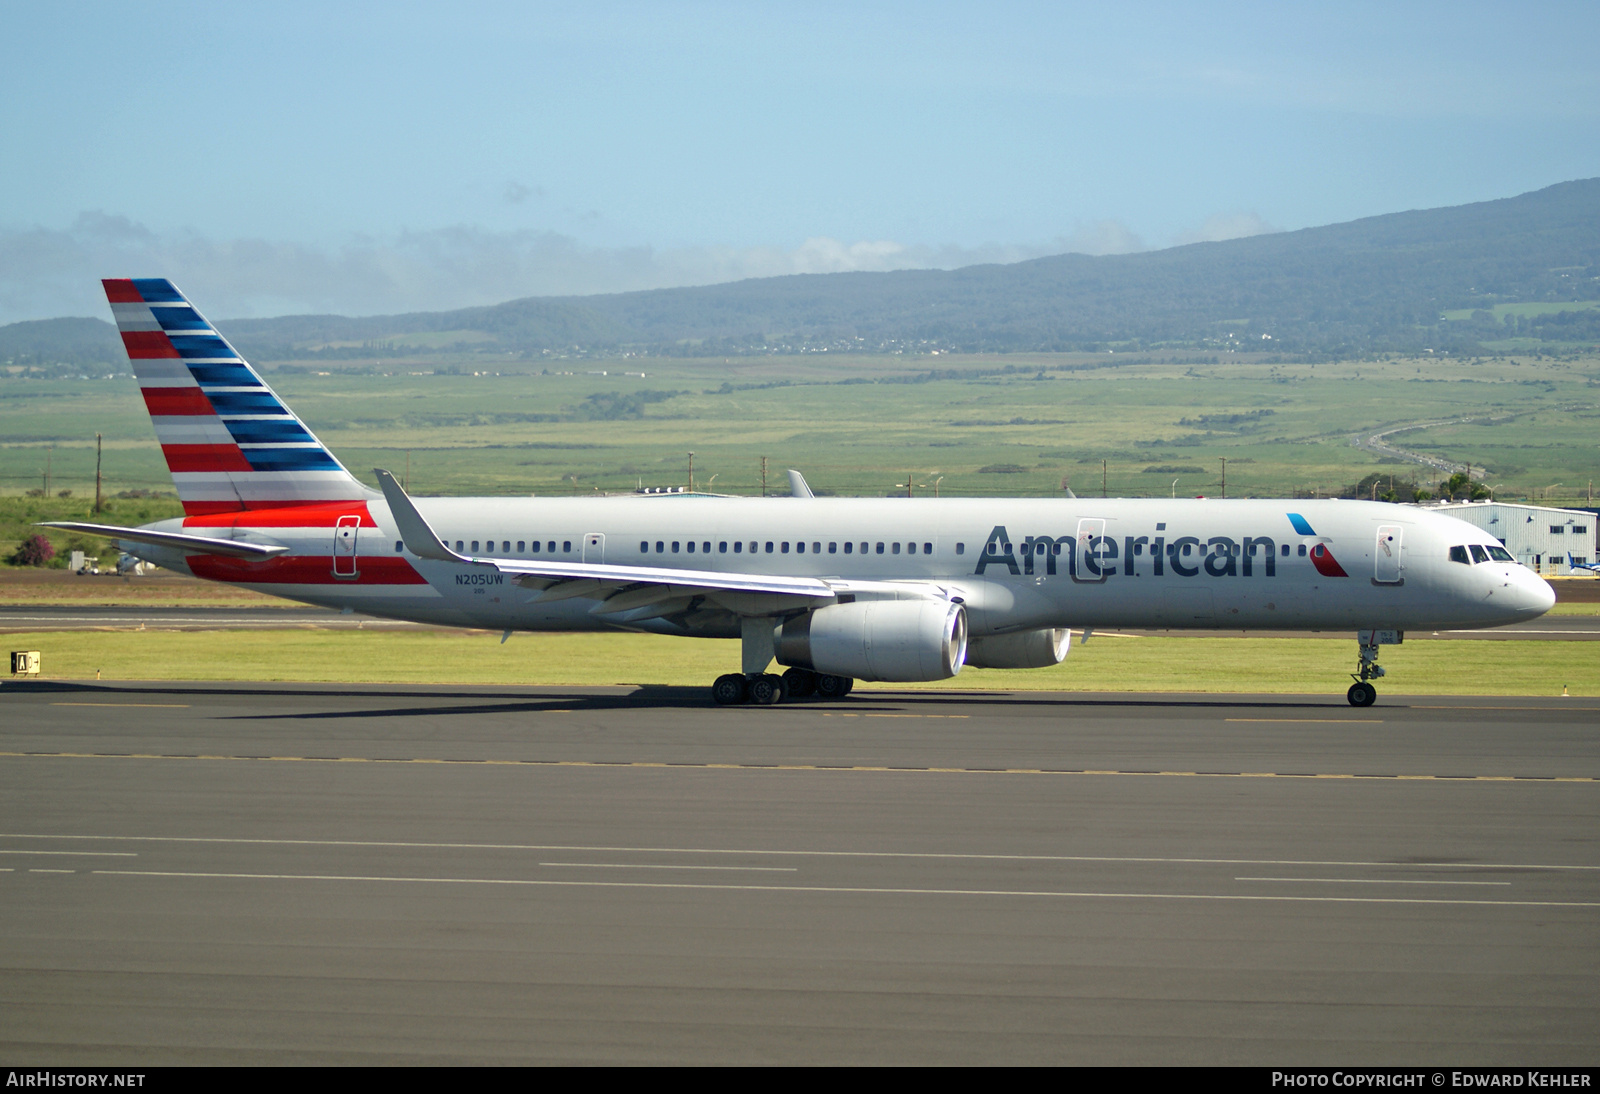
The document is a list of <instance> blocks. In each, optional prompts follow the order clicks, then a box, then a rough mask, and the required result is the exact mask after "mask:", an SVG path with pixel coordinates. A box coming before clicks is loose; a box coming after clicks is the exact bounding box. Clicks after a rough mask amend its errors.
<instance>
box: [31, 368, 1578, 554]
mask: <svg viewBox="0 0 1600 1094" xmlns="http://www.w3.org/2000/svg"><path fill="white" fill-rule="evenodd" d="M1115 356H1116V355H1109V354H1108V355H1101V356H1092V357H1091V356H1086V355H1081V354H1079V355H1028V354H1017V355H1007V356H993V357H984V356H972V357H945V356H940V357H927V356H923V357H904V358H901V357H859V358H851V357H826V356H824V355H811V356H806V357H759V358H734V359H731V360H729V361H727V362H726V363H725V362H724V361H723V360H722V359H717V360H709V361H708V360H692V359H670V360H653V359H649V360H647V359H630V360H627V361H616V362H606V361H576V362H573V361H568V362H559V361H552V362H539V361H520V360H510V359H508V360H507V361H506V362H505V364H504V365H503V366H501V365H497V366H495V367H496V368H497V369H499V371H498V372H496V373H495V374H493V375H490V374H487V373H484V374H482V375H477V376H473V375H445V374H439V373H438V372H437V371H436V370H442V369H446V368H456V369H466V370H467V371H469V372H470V370H472V369H477V370H479V371H480V372H482V370H483V369H484V368H485V367H486V366H485V361H486V360H487V358H485V357H482V356H479V357H459V358H444V357H441V358H440V359H438V360H434V359H432V358H425V357H417V358H404V359H402V360H400V361H398V362H396V361H389V362H381V361H367V362H359V361H358V362H319V363H317V365H316V370H315V371H321V372H326V373H328V374H327V375H316V374H315V372H314V371H305V372H299V371H297V372H292V373H288V372H286V373H274V372H273V371H272V369H271V367H270V366H268V367H267V369H266V371H267V375H268V377H269V379H270V380H271V381H272V382H273V383H274V384H275V385H276V386H277V387H278V388H279V389H280V391H281V393H282V394H283V395H284V396H285V398H287V399H288V400H289V402H290V403H291V404H292V405H293V406H294V407H295V408H296V409H297V411H299V412H300V413H301V414H302V416H304V417H305V418H306V419H307V421H308V422H309V423H310V424H311V426H312V427H313V428H314V429H315V430H316V431H317V432H318V434H319V435H320V436H321V437H322V438H323V440H325V441H326V442H327V443H328V444H329V445H331V446H332V447H333V449H334V451H335V452H336V453H337V454H338V456H339V457H340V458H341V459H342V460H343V461H344V462H345V463H346V465H347V466H349V467H350V468H352V469H353V470H354V471H355V472H356V473H357V474H358V475H360V476H361V477H363V478H364V479H367V480H369V481H370V479H371V473H370V469H371V468H372V467H373V466H385V467H388V468H390V469H392V470H394V471H395V472H396V473H397V474H401V475H405V476H407V477H408V481H409V485H410V487H411V489H412V490H413V491H414V492H416V493H419V494H528V493H537V494H551V493H571V492H583V493H588V492H591V491H594V490H627V489H631V488H632V487H634V486H636V485H638V484H639V483H640V482H643V483H645V484H648V485H667V484H678V483H687V481H688V466H687V465H688V456H687V453H688V452H690V451H693V452H695V459H694V467H695V483H696V485H697V486H700V487H702V488H705V487H709V488H710V489H712V490H716V491H722V492H728V493H746V494H750V493H758V492H759V491H760V489H761V475H760V469H761V458H762V457H763V456H765V457H768V468H769V473H768V482H769V485H770V486H771V487H772V488H773V489H777V490H781V489H783V487H782V485H781V484H782V483H783V478H782V476H783V471H784V469H785V468H787V467H798V468H800V469H801V470H803V471H804V472H805V473H806V475H807V477H808V478H809V479H810V481H811V483H812V485H813V487H814V488H816V489H818V490H822V491H830V492H835V493H839V494H849V495H864V496H881V495H893V494H903V493H904V492H905V487H904V486H903V485H899V484H904V483H906V482H907V481H908V480H907V476H908V475H909V476H911V478H910V480H909V481H910V482H912V483H913V484H914V489H916V490H918V491H919V492H932V491H933V490H935V489H938V491H939V492H940V493H942V494H949V495H965V496H1007V495H1017V496H1051V495H1056V496H1059V494H1060V492H1061V489H1062V484H1063V483H1065V484H1066V485H1067V486H1069V487H1070V488H1071V489H1072V490H1074V491H1075V492H1076V493H1078V494H1080V495H1084V496H1090V495H1098V494H1099V493H1100V492H1101V490H1102V489H1104V490H1105V491H1106V492H1108V493H1110V494H1111V495H1114V496H1130V497H1139V496H1165V495H1168V494H1171V493H1176V494H1179V495H1193V494H1201V493H1204V494H1211V495H1215V494H1217V493H1220V492H1221V470H1222V462H1221V461H1222V459H1223V458H1226V459H1227V461H1228V463H1227V492H1228V493H1229V494H1230V495H1233V496H1239V495H1246V494H1253V495H1256V496H1296V495H1312V494H1321V495H1326V494H1328V493H1331V492H1336V491H1338V490H1339V489H1341V488H1343V487H1345V486H1347V485H1349V484H1351V483H1354V482H1356V481H1358V480H1359V479H1361V478H1362V477H1363V476H1364V475H1367V474H1369V473H1371V472H1373V471H1381V472H1390V471H1392V472H1393V473H1394V474H1395V475H1396V476H1397V477H1399V478H1406V477H1408V476H1411V475H1413V474H1421V475H1422V477H1423V478H1424V479H1425V480H1426V479H1427V478H1428V477H1429V475H1430V474H1431V473H1430V472H1427V471H1419V469H1417V467H1416V465H1414V464H1409V463H1403V462H1396V461H1393V460H1385V459H1382V458H1380V457H1378V456H1377V455H1375V454H1373V453H1371V452H1368V451H1365V450H1362V449H1359V448H1356V447H1354V445H1353V443H1352V441H1353V439H1354V438H1356V437H1358V436H1362V435H1366V434H1370V433H1372V432H1375V431H1377V430H1379V429H1383V428H1392V427H1394V426H1397V425H1403V424H1406V423H1410V422H1419V421H1428V422H1432V421H1441V422H1448V423H1449V424H1442V425H1436V426H1433V427H1430V428H1427V429H1419V430H1412V431H1408V432H1405V433H1402V434H1399V435H1397V436H1396V438H1395V440H1396V442H1397V443H1399V444H1401V445H1402V446H1404V447H1406V448H1408V449H1415V450H1419V451H1424V452H1427V453H1429V454H1432V455H1438V456H1443V457H1446V458H1449V459H1453V460H1457V461H1462V462H1471V463H1473V464H1474V465H1475V466H1479V467H1482V466H1484V465H1487V466H1488V468H1489V476H1490V477H1489V479H1488V481H1489V482H1491V483H1493V484H1495V485H1496V486H1497V487H1498V490H1497V494H1498V496H1500V497H1503V498H1509V497H1513V496H1529V497H1539V498H1543V499H1547V500H1550V501H1563V500H1564V501H1567V502H1569V503H1570V502H1572V501H1574V500H1576V499H1580V498H1583V497H1586V496H1587V491H1588V484H1589V482H1590V480H1591V479H1595V478H1600V429H1597V428H1596V426H1597V424H1600V361H1596V360H1590V359H1584V360H1556V359H1553V358H1545V357H1522V356H1515V355H1513V356H1509V357H1506V358H1503V359H1480V360H1460V361H1458V360H1444V359H1438V360H1436V359H1432V358H1428V359H1422V360H1412V359H1388V360H1384V361H1360V362H1343V363H1319V364H1316V365H1311V364H1293V365H1290V364H1270V363H1267V362H1265V361H1259V360H1244V359H1233V358H1231V357H1229V356H1227V355H1223V356H1222V357H1219V358H1212V357H1196V356H1194V355H1185V354H1174V355H1171V356H1170V357H1167V358H1163V357H1161V356H1160V355H1156V356H1155V357H1154V358H1139V359H1137V360H1136V361H1134V362H1132V363H1128V364H1122V363H1119V362H1117V361H1116V360H1115ZM1213 360H1217V361H1220V362H1221V363H1217V364H1211V363H1209V362H1211V361H1213ZM463 362H465V363H463ZM1201 362H1205V363H1201ZM302 367H304V366H302ZM364 370H373V371H371V372H368V371H364ZM629 372H632V373H633V375H627V374H626V373H629ZM639 372H643V373H644V375H643V376H641V375H639V374H638V373H639ZM418 373H423V374H418ZM601 373H605V375H601ZM1463 418H1470V419H1471V421H1469V422H1463V421H1462V420H1461V419H1463ZM96 432H100V433H102V434H103V435H104V438H105V460H104V473H105V482H106V491H107V492H108V493H110V494H115V493H118V492H120V491H124V490H128V489H144V490H155V491H171V489H172V483H171V480H170V478H169V477H168V475H167V473H166V469H165V466H164V464H163V462H162V458H161V453H160V450H159V448H158V447H157V446H156V444H155V438H154V435H153V433H152V431H151V428H150V423H149V419H148V417H147V416H146V414H145V410H144V406H143V404H142V402H141V400H140V398H139V396H138V392H137V390H136V388H135V386H134V384H133V382H132V381H131V379H127V378H122V379H98V380H87V379H85V380H50V381H43V380H23V379H18V378H15V377H10V376H5V377H0V438H3V439H4V443H3V444H0V493H11V494H13V495H15V494H20V493H21V492H22V491H23V490H24V489H30V488H38V489H43V487H44V483H45V476H46V471H47V468H48V473H49V479H50V493H51V494H52V495H54V494H55V493H56V492H58V491H59V490H61V489H70V490H72V491H73V500H74V501H77V502H84V503H85V505H86V499H87V497H89V496H92V492H93V486H94V434H95V433H96ZM1102 460H1104V461H1105V464H1104V477H1103V478H1102ZM408 468H409V472H408ZM51 500H55V499H53V498H52V499H51ZM114 504H115V505H116V506H117V507H118V508H117V509H116V511H115V512H114V513H113V514H112V515H111V516H112V517H113V518H114V519H115V520H123V519H137V518H138V516H139V510H141V509H150V508H153V507H159V503H157V502H151V501H148V500H145V501H144V502H143V503H142V504H135V503H128V502H124V501H118V502H115V503H114ZM167 504H168V505H169V506H170V505H171V503H170V502H168V503H167ZM125 509H126V510H128V511H127V512H124V510H125ZM144 519H150V518H148V517H146V518H144ZM0 531H4V532H6V533H9V532H10V531H11V529H10V528H7V529H4V530H0Z"/></svg>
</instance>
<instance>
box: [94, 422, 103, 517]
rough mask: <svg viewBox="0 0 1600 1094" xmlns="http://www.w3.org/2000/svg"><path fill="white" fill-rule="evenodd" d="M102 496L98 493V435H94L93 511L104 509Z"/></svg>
mask: <svg viewBox="0 0 1600 1094" xmlns="http://www.w3.org/2000/svg"><path fill="white" fill-rule="evenodd" d="M104 505H105V503H104V501H103V495H102V494H101V491H100V434H98V433H96V434H95V435H94V511H95V512H96V513H98V512H100V510H101V509H102V508H104Z"/></svg>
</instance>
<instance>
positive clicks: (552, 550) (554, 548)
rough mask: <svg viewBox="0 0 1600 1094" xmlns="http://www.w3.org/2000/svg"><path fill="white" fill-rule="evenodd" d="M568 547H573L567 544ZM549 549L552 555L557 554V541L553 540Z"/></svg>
mask: <svg viewBox="0 0 1600 1094" xmlns="http://www.w3.org/2000/svg"><path fill="white" fill-rule="evenodd" d="M567 546H568V547H571V546H572V545H571V544H570V543H569V544H567ZM548 547H549V551H550V553H551V554H555V553H556V541H555V540H551V541H550V543H549V544H548Z"/></svg>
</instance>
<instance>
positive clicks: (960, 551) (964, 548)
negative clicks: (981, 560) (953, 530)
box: [956, 543, 967, 555]
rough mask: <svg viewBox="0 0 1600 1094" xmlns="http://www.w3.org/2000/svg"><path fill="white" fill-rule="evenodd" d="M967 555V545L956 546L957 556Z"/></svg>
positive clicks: (959, 544)
mask: <svg viewBox="0 0 1600 1094" xmlns="http://www.w3.org/2000/svg"><path fill="white" fill-rule="evenodd" d="M966 553H967V545H966V544H965V543H958V544H956V554H958V555H964V554H966Z"/></svg>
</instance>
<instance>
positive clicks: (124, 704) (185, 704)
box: [50, 703, 189, 708]
mask: <svg viewBox="0 0 1600 1094" xmlns="http://www.w3.org/2000/svg"><path fill="white" fill-rule="evenodd" d="M50 705H51V706H53V707H184V708H187V707H188V706H189V704H188V703H51V704H50Z"/></svg>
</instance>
